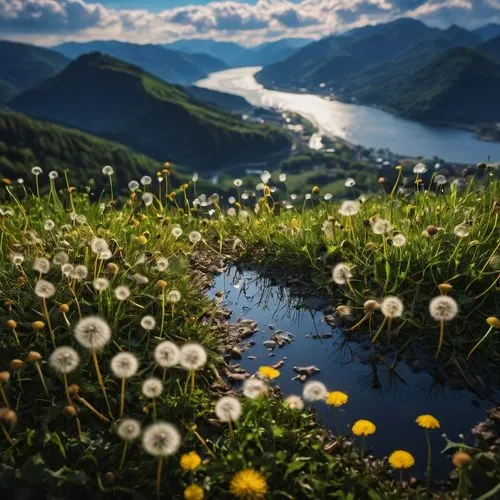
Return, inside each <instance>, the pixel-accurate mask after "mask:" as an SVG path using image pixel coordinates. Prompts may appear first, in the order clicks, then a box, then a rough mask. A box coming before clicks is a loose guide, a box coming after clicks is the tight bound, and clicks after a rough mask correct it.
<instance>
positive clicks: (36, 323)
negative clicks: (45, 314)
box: [31, 321, 45, 332]
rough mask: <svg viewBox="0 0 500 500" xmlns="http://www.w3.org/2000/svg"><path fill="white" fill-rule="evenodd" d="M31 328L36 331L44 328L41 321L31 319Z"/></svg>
mask: <svg viewBox="0 0 500 500" xmlns="http://www.w3.org/2000/svg"><path fill="white" fill-rule="evenodd" d="M31 328H33V330H35V332H38V331H40V330H43V329H44V328H45V323H44V322H43V321H33V323H31Z"/></svg>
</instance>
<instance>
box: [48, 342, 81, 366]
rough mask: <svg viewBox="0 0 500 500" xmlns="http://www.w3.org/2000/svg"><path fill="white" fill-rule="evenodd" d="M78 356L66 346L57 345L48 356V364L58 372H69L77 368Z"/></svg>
mask: <svg viewBox="0 0 500 500" xmlns="http://www.w3.org/2000/svg"><path fill="white" fill-rule="evenodd" d="M79 363H80V356H79V355H78V353H77V352H76V351H75V350H74V349H73V348H72V347H68V346H63V347H58V348H57V349H55V350H54V352H53V353H52V354H51V355H50V357H49V364H50V366H51V367H52V368H53V369H54V370H55V371H56V372H58V373H71V372H72V371H74V370H76V369H77V368H78V364H79Z"/></svg>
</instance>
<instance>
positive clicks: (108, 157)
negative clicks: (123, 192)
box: [0, 110, 159, 187]
mask: <svg viewBox="0 0 500 500" xmlns="http://www.w3.org/2000/svg"><path fill="white" fill-rule="evenodd" d="M34 165H41V166H42V167H43V169H44V171H45V172H46V173H48V172H49V171H50V170H57V171H58V172H60V173H61V172H62V171H63V170H66V169H67V170H68V171H69V174H70V178H71V182H72V183H74V184H76V185H81V184H86V183H87V182H88V180H89V179H92V178H94V179H96V180H98V179H100V178H102V172H101V169H102V167H103V166H104V165H115V166H119V167H120V168H116V169H115V171H116V172H115V177H116V180H115V182H116V183H117V185H118V186H121V187H124V186H126V182H127V181H128V180H130V179H133V178H139V177H140V176H141V175H144V174H145V173H149V174H151V173H153V172H154V171H155V169H158V167H159V163H158V162H157V161H155V160H153V159H152V158H149V157H147V156H145V155H142V154H138V153H136V152H135V151H133V150H131V149H129V148H127V147H126V146H123V145H121V144H116V143H113V142H110V141H106V140H104V139H101V138H98V137H95V136H92V135H90V134H86V133H84V132H80V131H79V130H74V129H69V128H65V127H62V126H60V125H55V124H53V123H48V122H42V121H38V120H33V119H32V118H28V117H27V116H24V115H21V114H19V113H12V112H8V111H1V110H0V171H1V172H2V176H3V177H7V178H10V179H16V178H18V177H22V178H24V179H25V180H29V179H30V178H31V177H32V176H31V173H30V171H31V168H32V167H33V166H34Z"/></svg>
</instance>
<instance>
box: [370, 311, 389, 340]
mask: <svg viewBox="0 0 500 500" xmlns="http://www.w3.org/2000/svg"><path fill="white" fill-rule="evenodd" d="M386 322H387V316H385V317H384V321H382V324H381V325H380V327H379V329H378V330H377V332H376V333H375V336H374V337H373V339H372V342H373V343H375V342H376V341H377V339H378V336H379V335H380V332H381V331H382V329H383V328H384V325H385V323H386Z"/></svg>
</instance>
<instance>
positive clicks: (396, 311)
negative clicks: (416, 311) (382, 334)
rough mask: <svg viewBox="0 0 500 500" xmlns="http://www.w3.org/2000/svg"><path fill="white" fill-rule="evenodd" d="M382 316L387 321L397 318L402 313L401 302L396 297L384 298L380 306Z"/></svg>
mask: <svg viewBox="0 0 500 500" xmlns="http://www.w3.org/2000/svg"><path fill="white" fill-rule="evenodd" d="M380 309H381V311H382V314H383V315H384V316H385V317H386V318H389V319H393V318H399V317H400V316H401V315H402V314H403V311H404V306H403V302H402V301H401V299H399V298H398V297H393V296H389V297H385V298H384V300H382V303H381V304H380Z"/></svg>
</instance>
